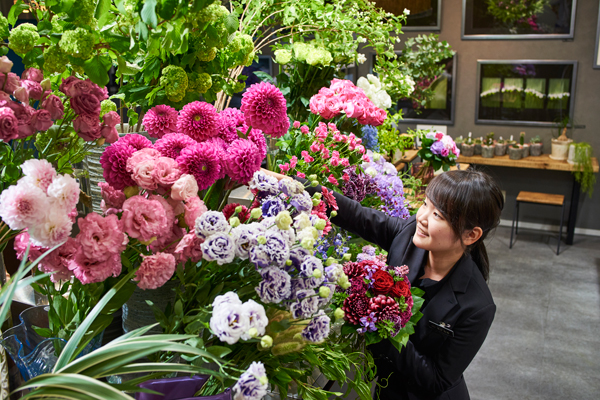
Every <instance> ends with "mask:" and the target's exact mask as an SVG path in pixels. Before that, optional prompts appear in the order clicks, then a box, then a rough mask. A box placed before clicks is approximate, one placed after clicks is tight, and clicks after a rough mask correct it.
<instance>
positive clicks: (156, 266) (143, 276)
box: [134, 253, 176, 290]
mask: <svg viewBox="0 0 600 400" xmlns="http://www.w3.org/2000/svg"><path fill="white" fill-rule="evenodd" d="M175 265H176V263H175V257H174V256H173V254H169V253H156V254H154V255H151V256H144V261H142V265H140V268H139V269H138V270H137V272H136V274H135V279H134V280H136V281H138V287H139V288H140V289H143V290H146V289H157V288H159V287H161V286H162V285H164V284H165V283H167V281H168V280H169V279H171V277H172V276H173V274H174V273H175Z"/></svg>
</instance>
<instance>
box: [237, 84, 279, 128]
mask: <svg viewBox="0 0 600 400" xmlns="http://www.w3.org/2000/svg"><path fill="white" fill-rule="evenodd" d="M241 110H242V111H243V112H244V116H245V117H246V123H247V124H248V125H250V126H252V127H253V128H256V129H260V130H262V131H263V132H264V133H265V134H267V135H270V136H272V137H276V138H278V137H281V136H283V135H285V134H286V133H287V131H288V130H289V128H290V121H289V119H288V116H287V106H286V102H285V97H283V94H282V93H281V90H279V89H278V88H277V87H275V86H274V85H272V84H270V83H268V82H261V83H255V84H254V85H252V86H250V87H249V88H248V90H246V92H245V93H244V94H243V95H242V107H241Z"/></svg>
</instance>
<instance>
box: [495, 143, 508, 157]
mask: <svg viewBox="0 0 600 400" xmlns="http://www.w3.org/2000/svg"><path fill="white" fill-rule="evenodd" d="M505 154H506V143H496V147H495V148H494V155H496V156H498V157H500V156H503V155H505Z"/></svg>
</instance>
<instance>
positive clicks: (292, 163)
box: [290, 156, 298, 169]
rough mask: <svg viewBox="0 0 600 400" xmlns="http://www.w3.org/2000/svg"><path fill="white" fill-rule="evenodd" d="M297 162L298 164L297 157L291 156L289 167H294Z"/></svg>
mask: <svg viewBox="0 0 600 400" xmlns="http://www.w3.org/2000/svg"><path fill="white" fill-rule="evenodd" d="M297 164H298V157H296V156H292V158H290V168H292V169H294V168H296V165H297Z"/></svg>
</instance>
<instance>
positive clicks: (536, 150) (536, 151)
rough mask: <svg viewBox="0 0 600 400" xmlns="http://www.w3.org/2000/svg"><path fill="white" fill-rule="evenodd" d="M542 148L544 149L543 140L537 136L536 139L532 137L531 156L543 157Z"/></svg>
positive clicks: (530, 143)
mask: <svg viewBox="0 0 600 400" xmlns="http://www.w3.org/2000/svg"><path fill="white" fill-rule="evenodd" d="M542 147H543V143H542V139H541V138H540V136H539V135H537V136H536V137H532V138H531V139H530V140H529V155H530V156H534V157H539V156H541V155H542Z"/></svg>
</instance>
